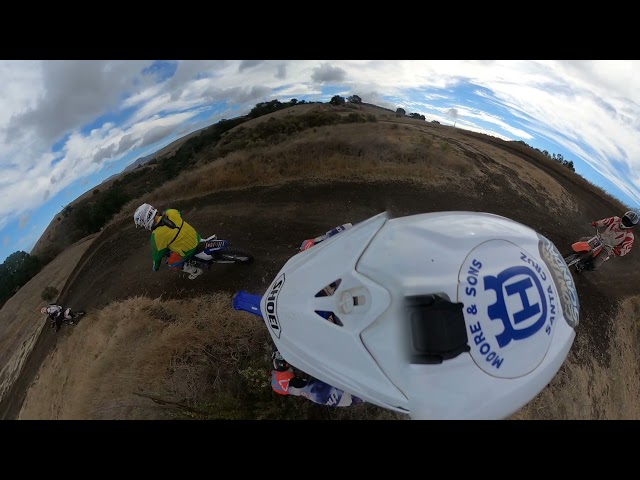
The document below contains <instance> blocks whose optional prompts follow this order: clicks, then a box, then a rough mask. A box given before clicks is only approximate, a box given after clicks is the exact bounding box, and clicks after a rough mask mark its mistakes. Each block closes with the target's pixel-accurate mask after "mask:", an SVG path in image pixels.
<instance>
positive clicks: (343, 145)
mask: <svg viewBox="0 0 640 480" xmlns="http://www.w3.org/2000/svg"><path fill="white" fill-rule="evenodd" d="M391 125H394V124H385V123H383V124H366V125H362V124H349V125H340V126H339V127H335V126H327V127H318V128H314V129H310V130H309V131H305V132H303V133H301V134H299V135H297V136H296V138H295V139H292V140H290V141H288V142H286V143H283V144H279V145H271V146H263V147H253V148H247V149H244V150H241V151H237V152H233V153H231V154H229V155H227V156H226V157H225V158H223V159H220V160H217V161H215V162H213V163H208V164H205V165H202V166H200V167H199V168H197V169H194V170H192V171H187V172H183V173H182V174H181V175H180V176H179V177H178V178H177V179H176V180H173V181H171V182H168V183H166V184H164V185H162V186H161V187H159V188H158V189H156V190H154V191H153V192H151V193H148V194H146V195H144V196H142V197H141V198H139V199H136V200H134V201H132V202H130V203H128V204H127V205H125V206H124V207H123V209H122V210H121V212H120V213H119V214H118V215H117V216H115V217H114V218H113V220H112V221H111V223H110V225H113V224H115V223H117V222H119V221H121V220H122V219H124V218H126V217H128V216H130V215H131V212H133V211H134V210H135V208H136V207H137V206H138V205H139V204H140V203H142V202H149V203H154V202H155V203H158V202H166V199H167V198H171V199H172V201H173V202H175V201H178V200H184V199H187V198H192V197H197V196H201V195H206V194H208V193H211V192H215V191H221V190H230V189H238V188H245V187H248V186H256V185H277V184H281V183H283V182H286V181H289V180H301V179H302V180H308V181H310V182H311V181H318V180H330V181H354V180H358V181H370V180H386V181H393V180H402V181H413V182H416V183H418V184H421V185H427V186H430V187H440V188H459V187H460V185H461V184H468V186H469V188H473V183H472V182H471V181H470V180H466V179H469V178H471V177H473V175H471V173H472V172H473V171H474V170H475V167H474V165H473V162H472V161H470V160H469V159H468V158H466V157H465V156H464V155H463V154H460V152H458V151H456V150H454V149H452V148H448V147H447V148H443V147H442V145H441V144H440V143H435V142H433V140H432V139H431V138H430V137H428V136H425V135H424V134H422V133H421V132H416V131H415V130H413V129H410V130H408V131H402V133H396V132H394V131H393V129H392V127H391ZM327 136H330V137H331V141H329V142H328V141H327Z"/></svg>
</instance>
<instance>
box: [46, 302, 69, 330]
mask: <svg viewBox="0 0 640 480" xmlns="http://www.w3.org/2000/svg"><path fill="white" fill-rule="evenodd" d="M40 313H42V314H43V315H47V319H48V320H50V321H51V325H52V326H53V327H55V326H57V325H59V324H60V322H62V320H68V321H69V324H70V325H73V320H72V319H71V309H70V308H67V310H66V311H63V308H62V307H61V306H60V305H56V304H55V303H51V304H49V306H47V307H42V308H41V309H40Z"/></svg>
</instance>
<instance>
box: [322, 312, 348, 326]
mask: <svg viewBox="0 0 640 480" xmlns="http://www.w3.org/2000/svg"><path fill="white" fill-rule="evenodd" d="M315 312H316V313H317V314H318V315H320V316H321V317H322V318H324V319H325V320H327V321H329V322H331V323H334V324H336V325H338V326H339V327H342V326H344V324H343V323H342V322H341V321H340V319H339V318H338V316H337V315H336V314H335V313H333V312H325V311H323V310H315Z"/></svg>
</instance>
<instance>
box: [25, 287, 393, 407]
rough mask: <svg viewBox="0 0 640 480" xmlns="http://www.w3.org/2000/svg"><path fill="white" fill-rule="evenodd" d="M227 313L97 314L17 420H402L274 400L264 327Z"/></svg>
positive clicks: (57, 357) (38, 384)
mask: <svg viewBox="0 0 640 480" xmlns="http://www.w3.org/2000/svg"><path fill="white" fill-rule="evenodd" d="M230 306H231V296H230V295H227V294H214V295H208V296H203V297H199V298H193V299H189V300H185V301H177V300H170V301H162V300H161V299H155V300H152V299H149V298H144V297H137V298H131V299H128V300H126V301H124V302H119V303H114V304H112V305H109V306H108V307H106V308H105V309H104V310H102V311H100V312H97V313H90V314H89V315H87V316H86V317H85V318H84V319H83V321H82V322H80V324H78V325H77V326H76V327H75V329H74V331H73V335H70V336H68V337H67V338H65V340H64V341H63V342H62V343H61V345H60V346H59V347H58V349H57V350H56V351H55V352H54V353H53V354H52V355H51V356H50V357H49V358H48V359H47V360H46V361H45V362H44V364H43V365H42V367H41V370H40V373H39V375H38V378H37V379H36V381H35V382H34V385H33V386H32V387H31V389H30V390H29V392H28V394H27V398H26V400H25V403H24V406H23V409H22V411H21V413H20V416H19V418H20V419H168V418H185V417H186V418H204V419H216V418H225V419H261V418H276V419H277V418H287V417H288V418H307V416H309V415H310V414H314V410H313V408H312V407H317V408H318V409H319V410H320V413H321V414H324V415H333V416H334V417H335V416H337V417H338V418H394V417H395V415H394V414H393V413H390V412H386V411H380V409H377V408H376V407H371V406H358V407H355V408H354V409H348V410H351V411H349V412H336V413H331V414H327V413H326V412H325V410H329V409H328V408H322V407H319V406H317V405H311V406H310V405H308V404H310V403H311V402H308V401H306V400H304V399H301V398H295V397H291V398H284V397H280V396H279V395H277V394H275V393H273V392H272V391H271V387H270V385H269V380H270V369H269V366H270V357H269V354H270V351H271V350H270V344H269V334H268V332H267V330H266V327H265V325H264V323H263V322H262V320H261V319H259V318H258V317H255V316H253V315H250V314H247V313H245V312H239V311H236V310H233V309H232V308H231V307H230ZM276 397H278V398H276ZM341 410H342V409H341ZM354 412H355V413H354ZM316 414H317V412H316Z"/></svg>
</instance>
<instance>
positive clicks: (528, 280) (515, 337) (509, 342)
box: [458, 240, 561, 378]
mask: <svg viewBox="0 0 640 480" xmlns="http://www.w3.org/2000/svg"><path fill="white" fill-rule="evenodd" d="M458 298H459V300H460V301H461V302H462V303H463V305H464V310H463V311H464V316H465V321H466V323H467V334H468V337H469V346H470V347H471V351H470V353H471V356H472V357H473V359H474V361H475V362H476V363H477V364H478V366H479V367H480V368H482V369H483V370H484V371H486V372H487V373H490V374H492V375H495V376H498V377H503V378H514V377H518V376H521V375H525V374H527V373H529V372H530V371H531V370H533V369H534V368H535V367H536V366H537V365H538V364H539V363H540V362H541V361H542V358H544V355H545V354H546V352H547V349H548V348H549V344H550V343H551V338H552V336H553V331H554V328H553V327H554V323H555V321H556V317H559V316H560V315H561V311H560V309H559V305H558V295H557V293H556V290H555V287H554V284H553V279H552V278H551V275H550V273H549V272H548V270H547V268H546V265H545V263H544V262H542V261H541V260H540V259H539V257H534V256H532V255H530V254H529V253H527V252H526V251H525V250H523V249H521V248H520V247H518V246H517V245H515V244H513V243H511V242H508V241H506V240H491V241H487V242H485V243H483V244H481V245H479V246H478V247H476V248H475V249H474V250H472V252H471V253H470V254H469V256H468V257H467V258H466V259H465V261H464V263H463V264H462V268H461V270H460V274H459V284H458Z"/></svg>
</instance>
